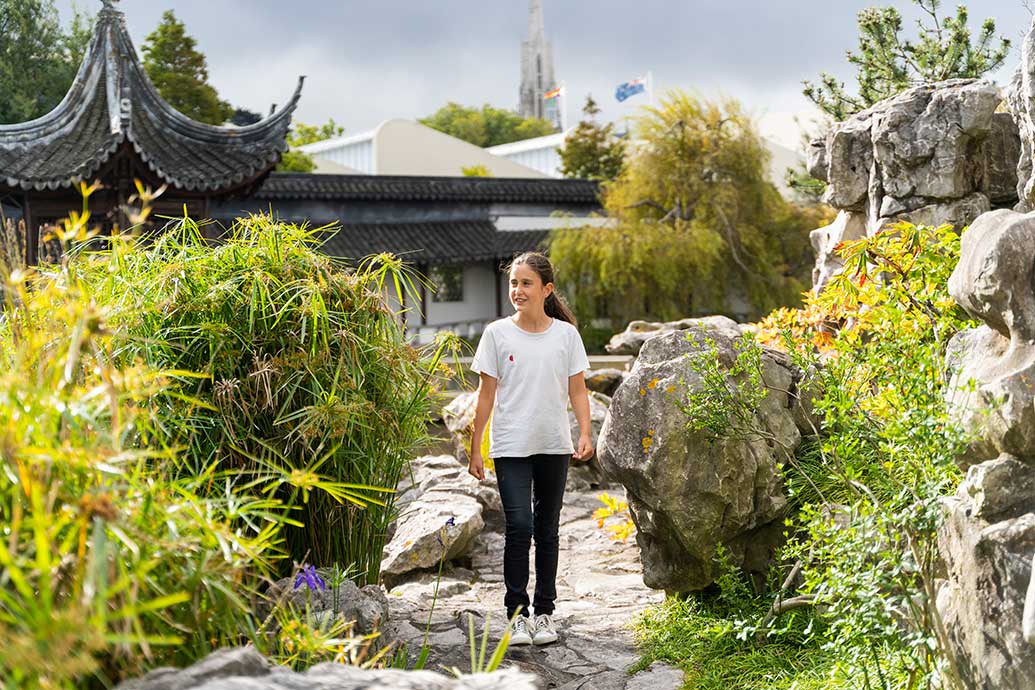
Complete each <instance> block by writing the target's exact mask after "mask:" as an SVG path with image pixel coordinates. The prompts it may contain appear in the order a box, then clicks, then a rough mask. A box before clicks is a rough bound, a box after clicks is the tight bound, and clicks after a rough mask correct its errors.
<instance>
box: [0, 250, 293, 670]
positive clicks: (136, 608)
mask: <svg viewBox="0 0 1035 690" xmlns="http://www.w3.org/2000/svg"><path fill="white" fill-rule="evenodd" d="M84 288H85V286H84V285H82V284H80V283H77V282H75V281H70V280H68V279H67V278H63V277H58V278H57V279H50V278H46V277H43V276H41V275H40V274H35V273H34V272H32V271H28V272H26V271H16V272H15V274H14V275H13V276H11V277H10V278H9V279H8V281H7V283H6V285H5V290H4V294H5V296H6V298H7V304H6V309H5V310H4V312H3V314H2V318H0V687H4V688H72V687H75V688H83V687H107V686H110V685H111V684H113V683H114V682H117V681H118V680H120V679H121V678H123V677H126V676H128V675H139V674H140V673H141V672H143V671H145V670H146V669H148V668H150V667H152V666H155V665H161V664H174V665H184V664H189V663H191V662H193V661H195V660H196V659H197V658H199V657H201V656H203V655H204V654H207V653H208V652H209V651H211V649H212V647H213V646H214V645H220V644H239V643H240V642H241V641H242V640H243V639H244V636H245V634H246V632H247V630H248V629H249V628H250V627H254V626H253V624H252V623H251V622H250V620H251V608H252V601H251V599H252V598H253V597H254V596H255V595H256V592H257V590H258V588H259V586H260V585H261V582H262V580H263V577H264V575H267V574H268V573H270V571H271V570H270V563H269V561H270V558H271V556H274V555H276V554H277V552H278V544H279V542H280V540H281V539H280V537H279V536H278V535H279V530H280V526H281V523H282V521H283V518H282V516H283V515H284V513H285V506H284V505H283V504H282V503H281V502H280V501H279V500H278V499H276V498H269V497H264V496H262V495H254V494H251V495H249V494H248V493H246V492H244V491H241V490H240V489H239V485H240V484H241V483H242V482H241V480H240V478H239V477H235V476H232V475H229V474H227V473H224V472H220V471H218V470H217V469H216V468H215V467H214V466H212V465H210V466H208V467H206V468H204V469H203V470H202V471H201V472H199V473H197V474H189V473H187V472H184V471H183V465H182V463H181V458H180V456H179V454H178V452H177V451H176V450H175V449H172V448H170V447H166V446H163V445H162V444H161V443H160V442H158V441H159V440H160V438H161V434H160V433H157V431H156V428H155V426H154V421H155V417H154V415H153V409H154V401H155V400H156V399H157V398H158V396H159V395H160V392H161V391H162V390H164V389H165V388H166V387H167V386H168V385H169V384H170V383H171V382H172V380H173V375H174V374H175V372H168V373H163V372H159V371H156V370H153V369H150V368H148V367H146V366H144V365H142V364H141V363H140V362H126V363H121V364H120V363H117V362H116V358H115V357H114V343H115V340H114V339H113V337H112V334H111V333H112V331H111V322H110V320H109V316H110V313H109V311H108V309H107V308H106V307H105V306H104V305H103V303H102V302H99V301H98V300H96V299H94V297H93V296H92V295H91V294H90V293H89V291H88V290H86V289H84Z"/></svg>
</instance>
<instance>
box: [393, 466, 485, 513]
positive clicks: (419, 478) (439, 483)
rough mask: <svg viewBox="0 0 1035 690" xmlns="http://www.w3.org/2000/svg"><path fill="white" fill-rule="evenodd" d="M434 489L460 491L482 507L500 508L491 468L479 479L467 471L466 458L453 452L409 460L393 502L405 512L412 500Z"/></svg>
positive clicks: (447, 491) (458, 492) (459, 492)
mask: <svg viewBox="0 0 1035 690" xmlns="http://www.w3.org/2000/svg"><path fill="white" fill-rule="evenodd" d="M433 489H434V490H436V491H441V492H446V493H449V492H455V493H457V494H462V495H464V496H468V497H470V498H473V499H476V500H477V501H478V502H479V503H480V504H481V505H482V508H483V509H484V510H487V511H494V512H497V513H500V512H503V506H502V505H501V504H500V497H499V492H498V491H497V490H496V477H495V475H494V474H493V473H492V471H491V470H489V471H488V472H486V474H485V479H484V480H482V481H478V480H477V479H475V478H474V477H472V476H471V474H470V473H469V472H468V471H467V461H466V460H465V461H464V462H463V464H461V463H460V461H459V460H457V459H456V458H455V457H453V456H452V455H425V456H422V457H419V458H414V459H413V460H411V461H410V467H409V471H408V472H404V473H403V476H402V479H400V480H399V486H398V487H396V496H397V498H396V505H397V506H398V508H399V509H400V511H401V512H408V511H409V506H410V504H411V503H412V502H414V501H416V500H418V499H419V498H420V497H421V496H422V495H424V494H425V493H426V492H428V491H431V490H433Z"/></svg>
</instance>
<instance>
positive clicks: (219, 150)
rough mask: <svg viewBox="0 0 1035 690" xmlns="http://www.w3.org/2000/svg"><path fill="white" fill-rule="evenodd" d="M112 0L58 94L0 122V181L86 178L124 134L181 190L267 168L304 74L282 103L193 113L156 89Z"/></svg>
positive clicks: (239, 180) (24, 185)
mask: <svg viewBox="0 0 1035 690" xmlns="http://www.w3.org/2000/svg"><path fill="white" fill-rule="evenodd" d="M113 1H114V0H104V7H103V8H102V9H101V10H100V11H99V12H98V14H97V23H96V26H95V28H94V34H93V39H92V40H91V42H90V46H89V48H88V49H87V53H86V57H85V59H84V60H83V64H82V65H81V66H80V68H79V72H78V73H77V74H76V77H75V80H74V81H73V82H72V86H71V88H70V89H69V90H68V93H67V94H65V97H64V98H63V99H62V101H61V103H59V104H58V105H57V107H55V108H54V109H53V110H52V111H51V112H49V113H47V114H46V115H44V116H42V117H40V118H37V119H35V120H30V121H28V122H23V123H20V124H13V125H0V184H6V185H7V186H9V187H12V188H16V189H17V188H21V189H25V190H32V189H35V190H44V189H59V188H62V187H70V186H72V185H74V184H77V183H78V182H80V181H90V179H91V178H92V177H94V176H95V175H96V174H97V173H98V171H100V169H101V168H102V166H104V165H105V163H107V162H108V161H109V160H110V159H111V158H112V156H114V155H115V154H116V152H117V151H118V150H119V149H120V148H121V147H122V146H123V145H124V144H128V145H130V146H132V148H133V150H134V151H135V152H136V153H137V155H138V156H139V157H140V158H141V160H143V161H144V162H145V163H146V164H147V166H148V167H149V168H150V169H151V171H152V172H153V173H154V174H155V175H156V176H157V177H158V178H159V179H161V180H162V181H163V182H165V183H168V184H169V185H171V186H173V187H176V188H179V189H181V190H188V191H198V192H212V191H217V190H229V189H233V188H235V187H239V186H241V185H244V184H247V183H249V182H251V181H253V180H255V179H258V178H260V177H261V176H263V175H265V174H266V173H268V172H269V171H270V170H271V169H272V168H273V167H274V166H275V165H276V164H277V162H278V161H279V160H280V157H281V154H282V153H283V152H284V151H286V150H287V149H288V146H287V142H286V137H287V132H288V128H289V127H290V124H291V113H292V112H293V111H294V110H295V107H296V105H297V104H298V99H299V97H300V95H301V91H302V81H303V80H304V77H301V78H299V80H298V86H297V88H296V89H295V92H294V94H293V95H292V97H291V100H290V101H289V102H288V104H287V105H286V106H284V107H283V108H281V109H280V110H278V111H276V112H273V113H271V114H270V115H269V117H267V118H265V119H264V120H261V121H259V122H257V123H255V124H252V125H248V126H246V127H218V126H214V125H209V124H205V123H202V122H197V121H195V120H192V119H190V118H189V117H187V116H186V115H183V114H182V113H180V112H178V111H177V110H176V109H174V108H173V107H172V106H171V105H170V104H169V103H168V102H166V101H165V99H163V98H162V96H161V95H160V94H159V93H158V89H157V88H155V86H154V84H153V83H152V82H151V80H150V78H148V76H147V73H146V72H145V71H144V68H143V66H142V65H141V63H140V59H139V58H138V56H137V52H136V49H135V48H134V46H133V43H132V40H131V39H130V37H129V33H128V32H127V31H126V23H125V18H124V17H123V15H122V13H121V12H119V11H118V10H116V9H115V8H114V7H113V6H112V2H113Z"/></svg>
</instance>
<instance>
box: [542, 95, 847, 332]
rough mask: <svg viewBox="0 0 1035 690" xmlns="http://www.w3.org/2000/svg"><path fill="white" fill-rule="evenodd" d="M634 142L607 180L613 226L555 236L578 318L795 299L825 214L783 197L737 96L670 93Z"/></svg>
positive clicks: (755, 306)
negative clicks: (714, 98) (711, 98)
mask: <svg viewBox="0 0 1035 690" xmlns="http://www.w3.org/2000/svg"><path fill="white" fill-rule="evenodd" d="M635 141H637V142H638V145H637V146H636V147H635V148H634V149H633V150H632V151H631V152H630V153H629V155H628V158H627V161H626V165H625V168H624V170H623V172H622V174H621V175H620V176H619V177H618V178H617V179H616V180H615V181H614V182H613V183H612V184H609V185H605V187H604V192H603V194H604V199H603V200H604V205H605V208H606V210H607V215H608V217H609V218H610V219H611V220H612V221H613V225H610V226H607V227H600V228H581V229H578V230H562V231H558V232H556V233H555V234H554V235H553V237H552V238H551V243H550V253H551V258H552V259H553V261H554V263H555V265H556V267H557V274H558V276H559V278H560V280H561V281H562V285H561V289H562V291H563V292H564V294H565V295H566V296H568V297H569V299H570V300H571V301H572V302H573V303H574V306H575V309H576V312H577V313H580V314H582V315H583V317H584V318H587V317H610V318H611V319H613V321H614V322H626V321H628V320H631V319H634V318H657V319H673V318H680V317H685V316H693V315H701V314H712V313H728V314H733V313H734V301H735V299H736V297H742V298H744V299H746V300H747V301H748V303H749V304H750V305H751V306H750V311H751V313H750V314H748V316H761V315H762V314H765V313H766V312H768V311H769V310H770V309H772V308H774V307H777V306H780V305H790V304H796V303H797V302H798V301H799V299H800V298H799V295H800V293H801V291H802V290H803V289H804V288H805V287H807V284H808V277H809V271H810V270H811V264H812V252H811V249H810V247H809V241H808V233H809V231H811V230H812V229H814V228H816V227H818V226H819V225H820V224H821V223H822V221H823V219H824V217H825V214H826V213H828V211H827V210H826V209H823V208H818V209H817V208H813V209H799V208H797V207H795V206H793V205H792V204H789V203H787V202H786V201H784V200H783V199H782V198H781V197H780V194H779V193H778V192H777V191H776V188H775V187H773V185H772V184H770V183H769V181H768V180H767V179H766V174H767V172H766V171H767V169H768V162H769V154H768V151H767V149H766V147H765V144H764V142H763V141H762V139H761V137H760V136H759V135H758V133H757V132H756V131H755V128H754V125H753V123H752V122H751V120H750V119H749V118H748V116H747V115H745V114H744V113H743V111H742V110H741V108H740V106H739V105H738V104H737V103H736V102H734V101H724V102H722V103H710V102H707V101H704V100H702V99H699V98H697V97H694V96H691V95H690V94H687V93H684V92H680V91H672V92H669V93H668V94H666V95H665V96H664V98H662V100H661V103H660V105H658V106H657V107H649V108H645V109H644V110H643V115H642V116H641V117H640V118H639V120H638V121H637V124H636V130H635ZM742 316H743V314H742Z"/></svg>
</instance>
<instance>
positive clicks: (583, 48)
mask: <svg viewBox="0 0 1035 690" xmlns="http://www.w3.org/2000/svg"><path fill="white" fill-rule="evenodd" d="M73 1H74V0H58V6H59V8H60V9H61V10H62V13H63V15H65V16H68V12H69V8H70V7H71V5H72V2H73ZM75 1H77V2H78V4H79V6H80V7H84V8H86V9H87V10H89V11H94V7H95V3H94V2H92V0H75ZM543 4H544V12H545V15H546V32H547V38H548V39H549V40H550V41H551V42H552V43H553V49H554V62H555V68H556V72H557V78H558V80H563V81H564V82H565V84H566V87H567V93H568V99H567V100H568V103H567V109H568V115H569V121H571V122H574V121H575V120H576V119H577V117H578V111H579V109H580V108H581V105H582V101H583V99H584V98H585V95H586V94H587V93H592V94H593V96H594V97H595V98H596V99H597V100H598V101H599V102H600V103H601V105H602V106H603V109H604V116H605V117H606V118H608V119H618V118H622V117H626V116H630V115H633V114H635V110H636V108H637V106H639V105H642V104H644V103H645V102H646V98H645V97H644V96H637V97H634V98H632V99H630V100H629V101H626V104H624V105H620V104H618V103H617V102H616V101H615V100H614V96H613V92H614V87H615V85H617V84H618V83H619V82H622V81H626V80H628V79H632V78H634V77H636V76H638V75H640V74H642V73H644V72H646V71H647V70H651V71H652V73H653V76H654V83H655V85H656V89H657V90H658V91H659V92H660V91H662V90H664V89H665V88H671V87H678V88H684V89H690V90H696V91H697V92H699V93H701V94H703V95H705V96H707V97H717V96H720V95H722V96H728V97H732V98H736V99H738V100H740V101H741V102H742V103H743V104H744V105H745V106H747V108H748V109H749V110H750V112H752V113H753V114H754V115H755V117H756V118H758V121H759V123H760V127H761V128H762V130H763V133H765V134H767V135H768V136H770V137H772V138H774V139H776V140H778V141H781V142H782V143H785V144H787V145H791V146H796V139H797V136H796V129H795V127H794V124H793V121H794V118H795V117H796V116H798V117H804V118H805V119H808V117H809V114H810V112H811V106H810V104H809V103H808V101H806V100H805V98H804V97H803V96H802V95H801V81H802V80H803V79H809V78H813V77H815V76H817V75H818V74H819V72H820V71H824V70H826V71H830V72H833V73H834V74H837V75H839V76H840V77H842V78H848V79H850V78H851V76H852V74H853V72H852V71H851V70H849V69H848V65H847V63H846V61H845V58H844V51H845V49H846V48H850V47H854V46H855V44H856V40H857V31H856V24H855V15H856V13H857V12H858V11H859V10H860V9H862V8H864V7H867V6H870V5H874V4H881V5H887V4H893V5H895V6H896V7H899V8H900V10H902V12H903V14H904V15H905V16H906V17H907V18H908V20H910V21H911V20H913V19H915V18H916V17H917V13H916V10H915V8H914V7H913V6H912V4H911V3H910V2H908V1H907V0H884V1H883V2H881V1H880V0H638V1H637V2H620V1H618V0H543ZM954 4H955V3H954V2H953V1H952V0H949V1H948V2H946V3H945V5H946V7H947V8H951V7H953V6H954ZM967 4H968V6H969V7H970V10H971V23H972V25H973V26H974V27H975V28H976V27H977V25H978V23H979V22H980V20H981V19H983V18H984V17H986V16H991V17H994V18H995V19H996V21H997V25H998V30H999V32H1000V33H1001V34H1002V35H1004V36H1006V37H1008V38H1010V39H1012V40H1013V44H1014V46H1013V53H1012V54H1011V57H1010V59H1009V61H1008V63H1007V67H1006V68H1004V69H1003V70H1000V72H998V73H997V74H996V75H994V76H995V77H996V79H997V81H998V82H999V83H1000V84H1004V83H1006V82H1007V81H1008V79H1009V74H1010V73H1012V71H1013V69H1014V67H1015V66H1016V64H1017V61H1018V59H1019V58H1018V54H1019V53H1018V51H1019V48H1018V46H1019V45H1020V42H1021V41H1020V39H1021V37H1022V36H1023V34H1024V32H1025V31H1026V29H1027V27H1028V25H1029V23H1030V21H1031V12H1030V11H1029V10H1028V9H1026V7H1025V0H970V2H969V3H967ZM1029 4H1031V3H1029ZM96 6H97V7H99V3H97V4H96ZM120 7H121V9H122V11H123V12H124V13H125V14H126V20H127V23H128V26H129V29H130V33H131V34H132V36H133V38H134V40H135V42H136V44H137V46H138V49H139V46H140V45H141V44H142V43H143V41H144V37H145V36H146V35H147V34H148V33H149V32H150V31H152V30H153V29H154V27H155V26H156V25H157V23H158V21H159V19H160V17H161V14H162V12H163V11H165V10H167V9H173V10H174V11H175V12H176V16H177V17H178V18H179V19H180V20H181V21H183V22H184V23H185V24H186V26H187V30H188V32H189V33H190V34H191V35H193V36H194V37H195V38H196V39H197V41H198V44H199V47H200V48H201V50H202V51H203V52H204V53H205V54H206V55H207V57H208V65H209V72H210V80H211V82H212V83H213V85H214V86H215V87H216V88H217V89H218V90H219V93H220V95H221V96H222V97H223V98H225V99H227V100H229V101H231V102H232V103H233V104H234V105H238V106H242V107H246V108H249V109H251V110H255V111H259V112H262V113H265V112H266V111H267V110H268V108H269V106H270V104H271V103H274V102H277V103H283V102H284V100H285V99H287V98H288V97H289V95H290V94H291V92H292V90H293V88H294V85H295V80H296V78H297V76H298V75H300V74H304V75H306V76H307V79H306V84H305V89H304V91H303V95H302V101H301V104H300V107H299V110H298V113H297V115H296V117H297V118H298V119H301V120H303V121H305V122H312V123H315V122H323V121H326V119H327V118H329V117H333V118H334V119H335V120H336V121H337V122H338V123H339V124H342V125H344V126H345V128H346V130H347V133H358V132H361V131H363V130H365V129H368V128H372V127H374V126H376V125H377V124H378V123H379V122H381V121H382V120H385V119H387V118H391V117H404V118H417V117H422V116H424V115H427V114H429V113H431V112H433V111H434V110H436V109H437V108H438V107H439V106H440V105H442V104H444V103H446V102H447V101H455V102H458V103H463V104H468V105H481V104H482V103H491V104H492V105H494V106H498V107H508V108H514V107H516V105H517V100H518V85H519V81H520V54H521V41H522V40H523V39H524V38H525V35H526V32H527V16H528V2H527V0H439V1H438V2H417V1H415V0H376V1H369V2H360V1H358V0H291V2H284V1H283V0H122V2H121V3H120Z"/></svg>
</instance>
